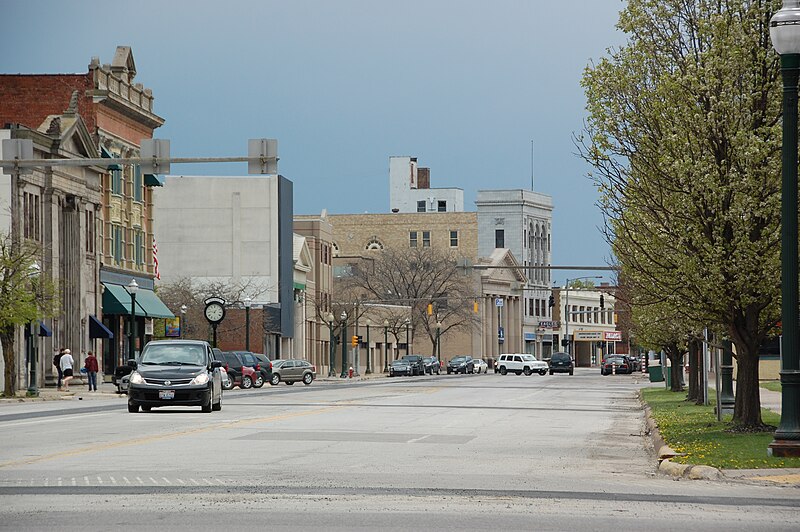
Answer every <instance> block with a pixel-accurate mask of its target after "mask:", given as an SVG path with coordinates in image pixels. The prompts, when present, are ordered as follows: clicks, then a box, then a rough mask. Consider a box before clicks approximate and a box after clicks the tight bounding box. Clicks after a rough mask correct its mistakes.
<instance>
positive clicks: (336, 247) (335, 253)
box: [331, 242, 339, 257]
mask: <svg viewBox="0 0 800 532" xmlns="http://www.w3.org/2000/svg"><path fill="white" fill-rule="evenodd" d="M331 246H333V256H334V257H338V256H339V244H337V243H336V242H331Z"/></svg>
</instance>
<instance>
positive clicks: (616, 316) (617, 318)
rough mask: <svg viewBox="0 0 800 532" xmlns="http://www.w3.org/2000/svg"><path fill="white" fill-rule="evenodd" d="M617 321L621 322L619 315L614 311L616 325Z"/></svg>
mask: <svg viewBox="0 0 800 532" xmlns="http://www.w3.org/2000/svg"><path fill="white" fill-rule="evenodd" d="M617 323H619V315H618V314H617V313H616V312H615V313H614V325H616V324H617Z"/></svg>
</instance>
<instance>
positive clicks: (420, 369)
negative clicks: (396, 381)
mask: <svg viewBox="0 0 800 532" xmlns="http://www.w3.org/2000/svg"><path fill="white" fill-rule="evenodd" d="M402 360H405V361H406V362H408V363H409V364H410V365H411V371H412V372H413V373H414V375H425V357H423V356H422V355H404V356H403V357H402Z"/></svg>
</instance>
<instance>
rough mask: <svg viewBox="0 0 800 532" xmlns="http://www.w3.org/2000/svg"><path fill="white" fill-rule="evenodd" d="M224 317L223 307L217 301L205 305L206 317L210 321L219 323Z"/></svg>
mask: <svg viewBox="0 0 800 532" xmlns="http://www.w3.org/2000/svg"><path fill="white" fill-rule="evenodd" d="M224 317H225V308H224V307H223V306H222V305H220V304H219V303H210V304H209V305H208V306H206V319H207V320H208V321H210V322H211V323H219V322H221V321H222V318H224Z"/></svg>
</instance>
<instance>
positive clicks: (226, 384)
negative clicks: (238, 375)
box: [219, 367, 233, 390]
mask: <svg viewBox="0 0 800 532" xmlns="http://www.w3.org/2000/svg"><path fill="white" fill-rule="evenodd" d="M219 374H220V376H221V377H222V389H223V390H230V389H231V388H233V384H232V382H231V378H230V376H229V375H228V372H227V371H225V368H223V367H220V368H219Z"/></svg>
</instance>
